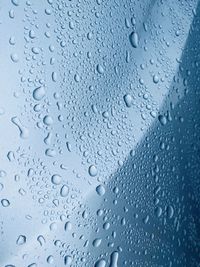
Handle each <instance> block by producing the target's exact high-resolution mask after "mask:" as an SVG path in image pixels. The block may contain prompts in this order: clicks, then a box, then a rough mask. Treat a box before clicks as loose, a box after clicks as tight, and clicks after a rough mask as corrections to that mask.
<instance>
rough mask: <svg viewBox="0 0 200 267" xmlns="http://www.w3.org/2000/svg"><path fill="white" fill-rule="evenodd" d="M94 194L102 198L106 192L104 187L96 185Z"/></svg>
mask: <svg viewBox="0 0 200 267" xmlns="http://www.w3.org/2000/svg"><path fill="white" fill-rule="evenodd" d="M96 192H97V194H98V195H100V196H103V195H104V194H105V192H106V190H105V187H104V186H103V185H98V186H97V187H96Z"/></svg>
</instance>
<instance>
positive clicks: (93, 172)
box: [88, 165, 98, 177]
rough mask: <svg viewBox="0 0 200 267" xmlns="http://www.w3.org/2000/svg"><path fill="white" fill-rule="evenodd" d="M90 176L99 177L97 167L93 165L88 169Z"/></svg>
mask: <svg viewBox="0 0 200 267" xmlns="http://www.w3.org/2000/svg"><path fill="white" fill-rule="evenodd" d="M88 172H89V175H90V176H92V177H94V176H96V175H97V173H98V171H97V167H96V166H94V165H91V166H90V167H89V169H88Z"/></svg>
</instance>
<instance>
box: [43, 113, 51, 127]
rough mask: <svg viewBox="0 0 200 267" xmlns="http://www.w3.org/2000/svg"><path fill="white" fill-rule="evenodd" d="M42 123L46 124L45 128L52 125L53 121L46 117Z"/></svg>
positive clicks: (48, 116)
mask: <svg viewBox="0 0 200 267" xmlns="http://www.w3.org/2000/svg"><path fill="white" fill-rule="evenodd" d="M43 122H44V124H46V125H47V126H50V125H52V124H53V119H52V117H51V116H50V115H46V116H45V117H44V118H43Z"/></svg>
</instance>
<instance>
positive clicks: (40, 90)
mask: <svg viewBox="0 0 200 267" xmlns="http://www.w3.org/2000/svg"><path fill="white" fill-rule="evenodd" d="M45 93H46V92H45V89H44V86H40V87H37V88H36V89H35V90H34V91H33V98H34V99H35V100H37V101H40V100H42V98H43V97H44V96H45Z"/></svg>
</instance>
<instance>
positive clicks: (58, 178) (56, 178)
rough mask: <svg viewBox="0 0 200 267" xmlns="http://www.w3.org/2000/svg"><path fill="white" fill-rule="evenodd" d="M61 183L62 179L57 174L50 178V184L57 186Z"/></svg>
mask: <svg viewBox="0 0 200 267" xmlns="http://www.w3.org/2000/svg"><path fill="white" fill-rule="evenodd" d="M61 181H62V177H61V176H60V175H58V174H54V175H53V176H52V177H51V182H52V183H53V184H55V185H59V184H60V183H61Z"/></svg>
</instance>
